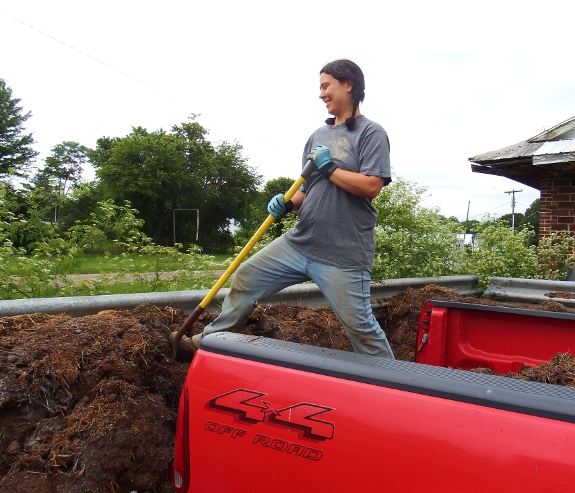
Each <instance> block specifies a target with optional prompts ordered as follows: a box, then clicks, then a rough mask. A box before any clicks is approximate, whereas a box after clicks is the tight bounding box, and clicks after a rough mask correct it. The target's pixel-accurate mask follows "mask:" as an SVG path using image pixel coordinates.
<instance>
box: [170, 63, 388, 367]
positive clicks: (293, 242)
mask: <svg viewBox="0 0 575 493" xmlns="http://www.w3.org/2000/svg"><path fill="white" fill-rule="evenodd" d="M364 96H365V82H364V76H363V73H362V71H361V69H360V68H359V67H358V66H357V65H356V64H355V63H354V62H352V61H350V60H336V61H334V62H331V63H329V64H327V65H326V66H325V67H323V68H322V70H321V71H320V95H319V97H320V99H321V100H322V101H323V102H324V103H325V105H326V108H327V111H328V113H329V114H330V115H332V116H333V118H329V119H328V120H326V125H324V126H322V127H320V128H319V129H317V130H316V131H315V132H314V133H313V134H312V135H311V137H310V138H309V140H308V141H307V143H306V145H305V148H304V152H303V164H304V165H305V163H306V162H307V160H308V159H313V160H314V162H315V164H316V168H317V170H315V171H314V172H313V173H312V174H311V175H310V177H309V178H308V179H307V180H306V181H305V183H304V185H303V186H302V187H301V189H300V190H298V191H297V192H296V193H295V195H294V196H293V198H292V200H291V201H289V202H287V203H284V201H283V194H278V195H276V196H275V197H274V198H272V199H271V201H270V202H269V204H268V211H269V213H270V214H272V215H274V216H276V217H277V216H280V215H282V214H286V213H287V212H289V211H291V210H298V211H299V221H298V222H297V223H296V225H295V226H294V227H293V228H292V229H291V230H290V231H288V232H287V233H286V234H285V235H283V236H282V237H280V238H277V239H276V240H275V241H273V242H272V243H270V244H269V245H267V246H266V247H265V248H263V249H262V250H260V251H259V252H258V253H256V254H255V255H254V256H253V257H251V258H250V259H249V260H248V261H246V262H245V263H244V264H242V265H241V266H240V267H239V269H238V270H237V272H236V274H235V275H234V277H233V279H232V283H231V290H230V293H229V294H228V296H227V297H226V299H225V300H224V304H223V306H222V311H221V314H220V315H219V317H218V318H217V319H216V320H214V321H213V322H212V323H211V324H210V325H208V326H207V327H206V328H205V329H204V332H203V334H210V333H213V332H218V331H222V330H232V331H234V330H236V331H237V330H241V328H242V327H243V326H244V324H245V323H246V321H247V319H248V317H249V316H250V314H251V312H252V311H253V309H254V308H255V306H256V304H257V303H258V301H259V300H264V299H266V298H267V297H269V296H271V295H272V294H274V293H276V292H278V291H280V290H281V289H283V288H285V287H287V286H291V285H293V284H298V283H301V282H305V281H308V280H312V281H314V282H315V284H316V285H317V286H318V287H319V289H320V290H321V292H322V293H323V295H324V296H325V298H326V300H327V301H328V303H329V304H330V306H331V307H332V309H333V311H334V313H335V314H336V315H337V317H338V318H339V320H340V321H341V322H342V324H343V326H344V327H345V329H346V331H347V334H348V336H349V338H350V340H351V343H352V345H353V348H354V350H355V351H356V352H358V353H363V354H369V355H373V356H382V357H386V358H394V356H393V352H392V350H391V348H390V346H389V343H388V341H387V338H386V337H385V334H384V333H383V331H382V330H381V327H380V326H379V324H378V322H377V320H376V319H375V317H374V316H373V313H372V310H371V304H370V282H371V269H372V267H373V258H374V253H375V234H374V227H375V221H376V218H377V213H376V211H375V209H374V208H373V207H372V206H371V201H372V199H373V198H375V197H376V196H377V194H379V192H380V191H381V189H382V188H383V187H384V185H386V184H388V183H389V182H390V181H391V178H390V177H391V172H390V164H389V141H388V138H387V134H386V133H385V130H384V129H383V128H382V127H381V126H380V125H379V124H377V123H374V122H372V121H370V120H368V119H367V118H365V117H364V116H363V115H362V114H361V112H360V108H359V104H360V103H361V102H363V99H364ZM201 335H202V334H198V335H197V336H194V337H192V338H191V339H187V338H184V339H182V342H181V346H182V348H184V349H186V350H187V351H190V352H194V351H195V350H196V349H197V348H198V347H199V341H200V339H201Z"/></svg>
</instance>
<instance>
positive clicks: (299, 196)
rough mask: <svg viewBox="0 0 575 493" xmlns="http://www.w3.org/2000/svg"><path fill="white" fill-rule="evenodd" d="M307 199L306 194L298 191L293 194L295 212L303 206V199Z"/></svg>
mask: <svg viewBox="0 0 575 493" xmlns="http://www.w3.org/2000/svg"><path fill="white" fill-rule="evenodd" d="M304 198H305V192H302V191H301V190H298V191H297V192H296V193H294V194H293V197H292V198H291V201H292V203H293V210H294V211H297V210H299V208H300V207H301V205H302V204H303V199H304Z"/></svg>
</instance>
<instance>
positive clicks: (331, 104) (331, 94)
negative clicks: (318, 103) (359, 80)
mask: <svg viewBox="0 0 575 493" xmlns="http://www.w3.org/2000/svg"><path fill="white" fill-rule="evenodd" d="M352 88H353V86H352V84H351V82H349V81H346V82H340V81H339V80H337V79H334V78H333V77H332V76H331V75H329V74H326V73H323V72H322V73H321V74H320V76H319V98H320V99H321V100H322V101H323V102H324V103H325V106H326V108H327V112H328V113H329V114H330V115H333V116H338V115H341V114H343V113H345V112H348V111H350V109H351V108H352V107H353V100H352V96H351V90H352Z"/></svg>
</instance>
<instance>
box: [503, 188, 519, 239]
mask: <svg viewBox="0 0 575 493" xmlns="http://www.w3.org/2000/svg"><path fill="white" fill-rule="evenodd" d="M519 192H523V190H508V191H507V192H505V193H510V194H511V232H513V231H514V230H515V194H516V193H519Z"/></svg>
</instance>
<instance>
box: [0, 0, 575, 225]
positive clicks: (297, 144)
mask: <svg viewBox="0 0 575 493" xmlns="http://www.w3.org/2000/svg"><path fill="white" fill-rule="evenodd" d="M574 14H575V2H574V1H573V0H569V1H553V0H549V1H548V2H546V3H542V2H532V1H526V0H522V1H506V0H499V1H489V0H487V1H485V0H484V1H481V2H473V3H471V2H464V1H457V2H448V1H440V0H439V1H437V0H436V1H433V2H431V1H412V2H400V1H393V2H388V1H369V2H363V1H359V0H354V1H345V2H340V1H334V0H332V1H326V0H324V1H321V2H319V1H314V0H307V1H303V2H300V1H297V0H296V1H291V2H272V1H269V0H268V1H262V2H256V1H239V0H236V1H217V0H212V1H206V0H202V1H196V0H188V1H183V0H163V1H162V2H150V1H125V0H114V1H109V0H99V1H97V2H96V1H78V0H76V1H60V0H50V1H45V0H42V1H38V0H32V1H23V0H18V1H10V0H0V46H2V51H1V55H0V77H1V78H3V79H5V80H6V81H7V83H8V85H9V86H10V87H11V88H12V90H13V95H14V96H15V97H17V98H20V99H21V104H22V105H23V107H24V109H25V111H31V112H32V117H31V118H30V120H28V122H27V129H28V131H30V132H33V134H34V139H35V140H36V145H35V149H36V150H38V151H39V152H40V153H41V155H40V157H39V163H42V161H43V159H44V158H45V157H46V156H47V155H49V153H50V149H51V148H52V147H53V146H54V145H56V144H58V143H60V142H62V141H64V140H74V141H78V142H80V143H81V144H83V145H85V146H88V147H94V146H95V144H96V140H97V139H98V138H99V137H102V136H110V137H123V136H125V135H127V134H128V133H129V132H130V131H131V128H132V126H142V127H145V128H147V129H148V130H149V131H154V130H158V129H160V128H163V129H165V130H169V129H170V128H171V126H172V125H174V124H177V123H181V122H183V121H185V120H186V119H187V117H188V116H190V115H191V114H192V113H195V114H199V115H201V116H200V117H199V122H200V123H201V124H202V125H203V126H204V127H206V128H208V130H209V131H210V133H209V136H208V138H209V139H210V140H211V141H212V142H213V143H215V144H217V143H218V142H219V141H222V140H227V141H238V142H239V143H241V144H242V145H243V148H244V156H245V157H247V158H248V159H249V164H250V165H251V166H253V167H254V168H256V169H257V170H258V172H259V173H260V174H262V175H263V176H264V179H265V180H269V179H273V178H277V177H279V176H287V177H291V178H294V180H295V178H297V176H298V175H299V172H300V170H301V152H302V149H303V146H304V144H305V142H306V141H307V138H308V137H309V135H310V134H311V132H313V130H315V129H316V128H317V127H319V126H321V125H322V124H323V121H324V120H325V118H326V117H327V116H328V115H327V114H326V111H325V106H324V104H323V103H322V102H321V101H320V100H319V99H318V96H319V70H320V69H321V67H322V66H323V65H324V64H325V63H327V62H329V61H332V60H334V59H336V58H350V59H352V60H354V61H355V62H356V63H358V64H359V66H360V67H361V68H362V70H363V72H364V74H365V78H366V97H365V102H364V104H363V105H362V107H361V110H362V113H363V114H364V115H366V116H367V117H368V118H370V119H372V120H374V121H376V122H378V123H380V124H382V125H383V127H384V128H385V129H386V131H387V133H388V135H389V138H390V142H391V162H392V168H393V172H394V173H395V174H396V175H398V176H401V177H403V178H405V179H408V180H410V181H413V182H416V183H418V184H419V185H423V186H426V187H427V188H428V196H427V199H426V200H427V204H428V205H437V206H439V207H440V210H441V213H442V214H444V215H446V216H452V215H454V216H457V217H458V218H459V219H462V220H463V219H465V217H466V215H467V208H468V203H469V202H470V204H471V205H470V211H469V217H470V218H476V219H480V218H481V217H482V216H483V215H484V214H485V213H488V212H489V213H490V214H492V215H497V216H498V215H502V214H507V213H510V212H511V205H510V195H509V194H506V193H505V192H506V191H509V190H513V189H515V190H523V191H522V192H521V193H518V194H516V201H517V204H516V211H518V212H524V210H525V208H526V207H528V206H529V205H530V204H531V203H532V202H533V200H535V199H536V198H538V197H539V192H538V191H537V190H535V189H532V188H529V187H527V186H525V185H521V184H519V183H516V182H513V181H510V180H507V179H504V178H499V177H490V176H486V175H481V174H478V173H472V172H471V170H470V164H469V161H468V158H469V157H470V156H474V155H477V154H481V153H483V152H487V151H492V150H496V149H499V148H501V147H505V146H508V145H511V144H515V143H517V142H520V141H522V140H525V139H528V138H529V137H532V136H534V135H536V134H538V133H540V132H541V131H543V130H544V129H547V128H549V127H552V126H554V125H556V124H558V123H560V122H562V121H564V120H567V119H568V118H571V117H572V116H574V115H575V64H573V57H574V56H575V55H574V49H573V19H574V18H575V15H574ZM87 176H88V177H91V176H93V171H89V170H88V171H87Z"/></svg>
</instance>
